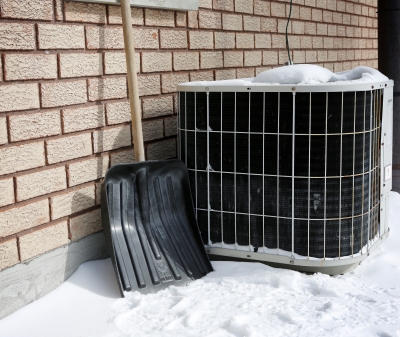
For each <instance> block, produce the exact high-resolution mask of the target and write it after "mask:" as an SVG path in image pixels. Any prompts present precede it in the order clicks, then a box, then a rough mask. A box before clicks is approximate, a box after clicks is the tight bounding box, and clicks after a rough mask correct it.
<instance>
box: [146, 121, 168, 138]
mask: <svg viewBox="0 0 400 337" xmlns="http://www.w3.org/2000/svg"><path fill="white" fill-rule="evenodd" d="M163 137H164V123H163V120H162V119H156V120H150V121H144V122H143V140H144V141H145V142H148V141H150V140H155V139H160V138H163Z"/></svg>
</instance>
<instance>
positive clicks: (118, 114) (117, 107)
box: [106, 101, 132, 125]
mask: <svg viewBox="0 0 400 337" xmlns="http://www.w3.org/2000/svg"><path fill="white" fill-rule="evenodd" d="M106 110H107V124H108V125H113V124H121V123H126V122H130V121H131V120H132V118H131V108H130V105H129V101H128V102H117V103H108V104H106Z"/></svg>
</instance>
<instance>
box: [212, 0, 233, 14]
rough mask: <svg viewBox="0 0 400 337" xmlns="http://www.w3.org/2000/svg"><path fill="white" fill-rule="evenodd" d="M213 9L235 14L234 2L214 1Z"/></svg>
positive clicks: (225, 0) (231, 0)
mask: <svg viewBox="0 0 400 337" xmlns="http://www.w3.org/2000/svg"><path fill="white" fill-rule="evenodd" d="M213 9H217V10H222V11H230V12H233V0H213Z"/></svg>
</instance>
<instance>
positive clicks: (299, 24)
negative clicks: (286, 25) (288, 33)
mask: <svg viewBox="0 0 400 337" xmlns="http://www.w3.org/2000/svg"><path fill="white" fill-rule="evenodd" d="M304 25H305V23H304V22H303V21H293V22H292V28H293V30H292V32H293V33H294V34H300V35H303V34H304Z"/></svg>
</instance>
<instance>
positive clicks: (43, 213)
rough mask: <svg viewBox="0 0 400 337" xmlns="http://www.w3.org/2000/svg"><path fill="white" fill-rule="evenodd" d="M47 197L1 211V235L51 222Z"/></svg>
mask: <svg viewBox="0 0 400 337" xmlns="http://www.w3.org/2000/svg"><path fill="white" fill-rule="evenodd" d="M49 221H50V218H49V203H48V200H47V199H44V200H41V201H37V202H33V203H30V204H27V205H23V206H17V207H14V208H11V209H8V210H3V211H0V237H2V236H9V235H12V234H15V233H19V232H22V231H23V230H25V229H29V228H33V227H36V226H39V225H42V224H44V223H46V222H49Z"/></svg>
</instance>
